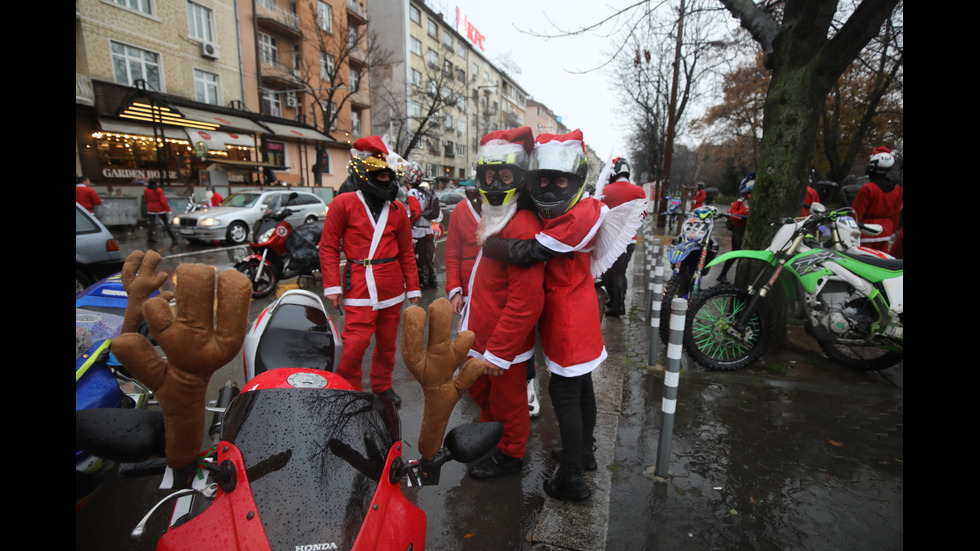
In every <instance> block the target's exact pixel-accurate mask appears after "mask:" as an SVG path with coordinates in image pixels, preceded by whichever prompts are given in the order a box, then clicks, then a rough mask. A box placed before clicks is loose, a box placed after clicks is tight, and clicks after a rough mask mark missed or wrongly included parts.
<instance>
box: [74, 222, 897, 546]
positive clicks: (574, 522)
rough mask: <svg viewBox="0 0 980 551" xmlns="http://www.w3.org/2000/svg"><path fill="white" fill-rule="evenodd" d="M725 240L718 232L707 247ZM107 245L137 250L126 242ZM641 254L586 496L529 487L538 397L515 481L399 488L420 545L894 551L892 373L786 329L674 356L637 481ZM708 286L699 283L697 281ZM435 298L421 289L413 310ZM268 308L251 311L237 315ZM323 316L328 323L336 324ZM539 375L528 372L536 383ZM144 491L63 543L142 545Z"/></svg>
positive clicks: (239, 372) (232, 367) (87, 520)
mask: <svg viewBox="0 0 980 551" xmlns="http://www.w3.org/2000/svg"><path fill="white" fill-rule="evenodd" d="M139 235H140V236H141V235H142V232H140V234H139ZM117 237H118V235H117ZM726 239H727V236H726V235H725V232H724V231H722V232H719V241H720V242H721V244H722V250H726V248H727V245H728V241H726ZM121 241H122V242H123V243H124V244H128V246H129V247H136V246H140V243H139V239H138V238H135V236H134V239H130V240H128V241H127V240H126V239H125V238H123V239H121ZM161 241H162V242H161V244H162V245H167V244H168V242H167V240H166V238H164V239H163V240H161ZM126 246H127V245H124V247H126ZM440 250H441V249H440ZM644 250H645V249H644V248H642V247H638V248H637V255H636V256H634V261H633V267H634V277H635V279H634V281H633V284H632V287H631V291H630V299H629V300H630V301H631V302H632V305H633V308H632V310H631V312H630V314H629V315H628V316H627V317H625V318H624V319H622V320H617V319H613V318H609V319H605V320H604V321H603V330H604V336H605V338H606V342H607V348H610V351H611V352H613V351H615V353H614V354H611V359H610V361H607V362H606V364H605V365H603V367H602V368H601V369H600V371H599V372H597V377H598V378H599V379H602V380H603V382H602V383H601V385H603V386H604V388H606V390H605V394H603V395H601V396H600V403H599V407H600V428H601V429H602V434H597V437H598V438H599V440H600V449H599V451H598V452H597V453H598V456H599V459H600V471H599V472H598V473H594V474H591V475H589V482H590V485H591V487H592V488H593V492H594V495H593V499H592V500H590V501H589V502H586V503H585V504H582V505H568V504H562V503H559V502H555V501H554V500H550V499H547V498H546V497H545V496H544V493H543V490H542V486H541V485H542V483H543V481H544V479H545V478H546V477H548V476H550V473H551V470H552V469H553V467H554V466H553V464H552V462H551V460H550V457H549V452H550V450H551V449H552V448H553V447H557V445H558V435H557V427H556V424H555V421H554V416H553V413H552V411H551V407H550V403H548V401H547V392H542V393H541V396H542V415H541V416H540V417H539V418H537V419H534V420H533V421H532V426H531V430H532V433H531V437H530V441H529V448H528V455H527V457H526V461H525V468H524V471H523V473H522V475H521V476H520V477H518V476H510V477H505V478H503V479H499V480H495V481H491V482H479V481H475V480H472V479H470V478H469V477H467V476H466V475H465V467H464V466H462V465H459V464H448V465H446V467H444V469H443V473H442V480H441V484H440V485H439V486H437V487H426V488H407V489H406V490H405V493H406V496H407V497H408V498H409V499H410V500H411V501H412V502H413V503H416V504H417V505H418V506H420V507H421V508H422V509H423V510H425V511H426V513H427V516H428V529H427V548H428V549H440V550H441V549H445V550H454V549H465V550H469V549H473V550H482V549H533V550H552V549H578V550H592V549H610V550H621V549H622V550H631V549H636V550H639V549H855V548H862V549H899V548H902V547H903V541H904V527H903V524H904V496H903V494H904V394H903V380H902V375H903V370H904V366H903V365H900V366H898V367H896V368H891V369H888V370H885V371H883V372H880V373H855V372H853V371H849V370H846V369H844V368H842V367H839V366H837V365H835V364H833V363H831V362H829V361H828V360H826V359H825V358H823V357H822V355H821V354H820V352H819V349H818V348H817V347H816V343H815V342H814V341H813V340H812V339H810V338H809V337H806V336H804V335H802V331H800V330H799V328H794V327H791V334H790V339H789V340H790V346H789V347H788V348H787V350H785V351H781V352H778V353H771V354H767V355H766V356H765V357H764V358H763V359H762V360H761V361H760V362H757V363H756V364H754V365H752V366H750V367H749V368H747V369H745V370H743V371H740V372H736V373H728V372H709V371H704V370H702V369H701V368H700V367H698V366H696V365H694V364H690V365H689V364H688V363H687V361H686V358H685V359H684V360H683V363H682V368H683V371H682V376H681V380H680V386H679V390H678V392H679V396H678V410H677V416H676V419H675V425H674V437H673V440H672V442H671V456H670V457H671V460H670V461H671V464H670V466H669V469H670V472H671V476H669V477H668V479H667V480H666V481H655V480H654V479H653V478H654V477H653V476H652V471H653V467H654V464H655V462H656V457H657V450H658V447H659V445H660V444H659V438H660V432H661V426H662V417H663V416H662V413H661V411H660V406H661V398H662V395H663V375H662V372H661V371H657V370H652V369H649V367H648V366H647V363H648V362H647V359H648V347H649V344H648V343H649V341H648V339H649V327H648V325H647V323H646V321H645V320H644V319H643V318H644V315H645V303H644V300H645V294H646V293H645V291H644V287H645V284H644V282H643V281H642V279H641V278H642V277H643V274H642V272H643V269H641V268H637V267H638V266H639V267H642V266H643V264H642V261H643V251H644ZM161 253H162V254H164V256H165V257H166V256H167V255H168V254H169V255H171V256H170V257H169V258H168V260H167V261H166V262H165V263H164V264H165V266H169V265H172V266H176V264H177V263H180V262H203V263H207V264H213V265H215V266H217V267H218V269H219V270H221V269H225V268H230V267H231V265H232V264H233V263H234V261H235V260H236V259H237V258H240V257H241V255H243V254H247V249H246V248H244V247H237V248H234V247H233V248H225V247H223V246H215V245H190V246H180V247H177V248H175V249H173V250H172V251H164V250H161ZM440 275H441V274H440ZM287 283H290V282H288V281H287ZM317 284H318V283H317ZM711 284H712V283H711V281H710V278H709V281H708V282H707V283H706V286H710V285H711ZM442 294H443V293H442V291H441V290H438V291H425V292H423V299H422V303H423V304H424V303H427V302H429V301H431V300H434V299H435V298H438V297H439V296H442ZM603 299H604V297H603V295H602V294H601V292H600V301H602V300H603ZM271 300H272V299H271V298H270V299H266V300H264V301H261V300H260V301H254V302H253V305H252V309H251V319H254V317H255V315H257V314H258V312H259V311H261V308H263V307H264V306H265V305H267V304H268V303H270V302H271ZM334 318H335V320H336V321H337V322H338V324H339V325H342V323H343V320H342V318H340V317H338V316H334ZM662 350H663V349H661V362H664V361H665V359H664V357H663V352H662ZM370 352H371V351H370V350H369V351H368V354H366V355H365V358H367V357H368V355H369V354H370ZM538 360H539V361H538V364H539V365H540V364H541V363H542V362H541V361H540V360H541V358H540V357H539V358H538ZM397 363H398V365H397V366H396V370H395V388H396V390H397V391H398V392H399V394H401V396H402V398H403V404H402V407H401V410H400V413H401V420H402V429H403V435H404V440H405V442H406V446H407V452H406V456H408V457H412V456H413V451H414V450H415V436H414V435H417V434H418V427H419V424H420V416H421V411H420V403H421V390H420V389H419V387H418V385H417V383H415V381H414V379H412V377H411V375H410V374H408V372H407V370H405V369H404V368H403V365H402V364H401V358H400V357H398V358H397ZM613 363H615V365H610V364H613ZM547 377H548V374H547V372H545V371H544V370H539V373H538V379H539V383H540V387H541V388H542V389H546V388H547ZM243 378H244V373H243V369H242V367H241V361H240V360H236V362H232V364H229V366H226V367H225V368H224V369H223V370H222V371H220V372H219V373H218V374H217V375H216V376H215V377H214V378H213V380H212V387H213V392H216V389H217V388H218V387H220V386H221V385H222V384H223V383H224V381H225V380H228V379H231V380H235V381H236V382H238V383H239V384H240V383H241V382H243V381H242V379H243ZM599 385H600V383H597V386H599ZM477 416H478V411H477V408H476V406H475V404H474V403H473V402H472V401H470V400H469V399H463V400H461V401H460V403H459V404H458V405H457V407H456V410H455V411H454V413H453V419H452V420H451V421H450V426H454V425H456V424H458V423H463V422H469V421H472V420H475V419H476V418H477ZM156 483H157V480H156V479H153V480H146V479H144V480H120V479H113V480H110V481H109V483H108V484H107V485H106V486H105V487H104V488H103V489H102V491H101V492H100V493H99V494H97V495H96V497H95V498H94V499H93V501H92V502H91V503H89V504H88V505H87V506H86V508H84V509H83V510H82V512H80V513H79V514H77V515H76V549H153V548H154V546H155V538H154V537H152V536H153V535H156V536H158V535H159V534H160V533H162V532H163V531H164V530H165V528H166V521H167V517H168V515H169V513H168V512H164V513H162V514H160V513H158V514H157V515H156V517H155V519H154V521H153V522H151V525H150V527H149V528H148V530H147V532H148V536H147V537H145V538H144V539H143V540H141V541H139V542H134V541H133V540H131V539H129V538H128V536H127V535H126V534H127V533H128V531H129V530H130V529H131V528H132V527H133V526H135V524H136V522H137V521H138V520H139V517H140V516H142V514H144V513H145V512H146V511H148V510H149V509H150V507H151V506H152V504H153V503H154V502H155V501H156V499H157V498H159V497H162V496H163V495H165V492H163V491H161V490H158V489H156V488H155V486H156Z"/></svg>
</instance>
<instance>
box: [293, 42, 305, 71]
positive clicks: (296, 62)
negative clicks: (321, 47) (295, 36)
mask: <svg viewBox="0 0 980 551" xmlns="http://www.w3.org/2000/svg"><path fill="white" fill-rule="evenodd" d="M302 59H303V55H302V53H301V50H300V47H299V43H297V42H293V70H294V71H299V70H300V69H301V68H302V65H301V63H300V61H301V60H302Z"/></svg>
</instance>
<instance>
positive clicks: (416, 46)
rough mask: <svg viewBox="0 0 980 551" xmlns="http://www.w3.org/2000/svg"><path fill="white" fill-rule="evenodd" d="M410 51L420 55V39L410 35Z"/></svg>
mask: <svg viewBox="0 0 980 551" xmlns="http://www.w3.org/2000/svg"><path fill="white" fill-rule="evenodd" d="M412 53H413V54H415V55H417V56H419V57H422V41H421V40H419V39H418V38H415V37H414V36H413V37H412Z"/></svg>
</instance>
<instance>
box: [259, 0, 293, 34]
mask: <svg viewBox="0 0 980 551" xmlns="http://www.w3.org/2000/svg"><path fill="white" fill-rule="evenodd" d="M255 18H256V19H257V20H258V24H259V27H261V28H263V29H267V30H269V31H272V32H275V33H281V34H285V35H287V36H292V37H293V38H298V37H300V36H302V34H303V33H302V30H301V29H300V25H299V16H298V15H296V14H295V13H293V12H291V11H289V10H285V9H283V8H280V7H279V6H277V5H276V3H275V1H274V0H258V1H257V2H256V3H255Z"/></svg>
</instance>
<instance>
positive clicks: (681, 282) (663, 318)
mask: <svg viewBox="0 0 980 551" xmlns="http://www.w3.org/2000/svg"><path fill="white" fill-rule="evenodd" d="M680 214H681V215H683V214H684V213H683V212H681V213H680ZM727 216H728V214H727V213H723V212H719V211H718V207H715V206H704V207H698V208H696V209H694V211H693V212H691V213H690V214H689V216H688V218H687V220H685V222H684V224H683V225H682V226H681V233H680V235H678V236H677V237H675V238H674V240H673V242H672V243H671V247H670V249H669V250H668V251H667V261H668V262H670V265H671V269H672V274H671V276H670V280H669V281H667V285H666V286H665V287H664V294H663V299H662V302H661V304H662V308H661V310H660V340H661V341H662V342H663V343H664V344H667V340H668V338H669V337H670V310H671V308H670V302H671V300H673V299H674V298H686V299H688V300H689V301H690V300H691V299H693V297H694V296H695V295H697V293H698V290H699V289H700V288H701V278H702V277H703V276H704V275H706V274H707V273H708V269H707V268H706V267H705V265H706V264H707V263H708V262H711V261H712V260H713V259H714V257H715V255H717V254H718V242H717V241H715V239H714V238H713V237H711V233H712V231H713V230H714V228H715V219H716V218H718V217H727Z"/></svg>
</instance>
